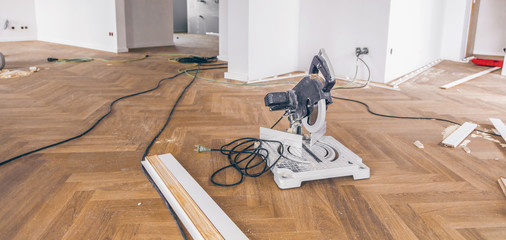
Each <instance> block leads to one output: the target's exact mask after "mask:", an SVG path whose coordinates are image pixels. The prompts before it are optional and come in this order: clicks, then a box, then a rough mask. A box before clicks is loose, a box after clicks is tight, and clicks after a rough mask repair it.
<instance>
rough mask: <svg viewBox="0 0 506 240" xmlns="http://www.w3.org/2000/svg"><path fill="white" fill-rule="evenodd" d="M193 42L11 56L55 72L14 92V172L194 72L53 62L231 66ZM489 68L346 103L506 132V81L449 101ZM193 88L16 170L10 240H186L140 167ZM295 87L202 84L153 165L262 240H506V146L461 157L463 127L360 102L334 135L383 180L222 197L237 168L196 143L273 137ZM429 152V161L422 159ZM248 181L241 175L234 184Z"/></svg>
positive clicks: (0, 126)
mask: <svg viewBox="0 0 506 240" xmlns="http://www.w3.org/2000/svg"><path fill="white" fill-rule="evenodd" d="M177 44H178V47H165V48H151V49H143V50H137V51H134V52H131V53H126V54H110V53H105V52H99V51H94V50H89V49H82V48H76V47H70V46H62V45H57V44H50V43H44V42H16V43H13V42H9V43H0V51H1V52H3V53H4V54H6V59H7V68H16V67H19V68H21V67H23V68H28V67H29V66H34V65H35V66H39V67H40V68H41V71H40V72H37V73H35V74H33V75H31V76H28V77H23V78H15V79H0V160H5V159H8V158H10V157H12V156H15V155H18V154H21V153H23V152H26V151H29V150H32V149H34V148H37V147H40V146H43V145H47V144H50V143H53V142H56V141H59V140H62V139H65V138H68V137H71V136H74V135H77V134H79V133H80V132H82V131H83V130H84V129H86V128H87V127H89V126H90V124H91V123H92V122H93V121H95V120H96V119H97V118H99V116H101V115H102V114H103V113H105V112H106V111H107V106H108V105H109V103H110V102H111V101H112V100H113V99H115V98H117V97H119V96H122V95H125V94H128V93H133V92H136V91H140V90H144V89H148V88H150V87H152V86H154V84H155V83H156V82H157V81H158V80H159V79H160V78H163V77H166V76H170V75H172V74H173V73H174V72H175V71H176V69H177V68H179V67H181V65H178V64H174V63H170V62H167V60H166V58H165V57H153V58H149V59H146V60H144V61H139V62H133V63H125V64H107V63H103V62H89V63H80V64H75V63H74V64H72V63H63V64H56V63H46V62H45V58H47V57H49V56H53V57H62V58H63V57H85V56H90V57H103V58H107V59H127V58H134V57H138V56H142V55H143V54H145V53H147V52H150V53H174V52H184V53H192V54H198V55H205V56H211V55H216V54H217V41H216V39H212V38H210V39H208V38H201V39H197V38H195V37H192V36H187V35H182V36H180V39H178V40H177ZM481 69H483V67H477V66H472V64H466V63H455V62H449V61H444V62H442V63H441V64H439V65H437V66H435V67H434V68H432V69H429V70H428V71H426V72H425V73H423V74H421V75H419V76H417V77H416V78H414V79H412V80H410V81H409V82H407V83H404V84H403V85H401V89H402V90H401V91H392V90H386V89H381V88H374V87H373V88H367V89H361V90H339V91H336V92H334V94H335V95H338V96H341V97H348V98H353V99H357V100H361V101H364V102H367V103H369V104H370V105H371V108H372V109H373V110H374V111H378V112H381V113H387V114H397V115H412V116H429V117H432V116H438V117H442V118H448V119H451V120H454V121H458V122H464V121H473V122H476V123H478V124H480V127H481V128H491V124H490V122H489V121H488V118H489V117H497V118H501V119H502V120H503V121H506V77H502V76H500V75H499V72H495V73H492V74H488V75H486V76H483V77H480V78H478V79H475V80H472V81H470V82H468V83H466V84H463V85H461V86H458V87H456V88H454V89H450V90H441V89H439V88H438V87H439V86H440V85H442V84H444V83H447V82H449V81H452V80H456V79H458V78H461V77H463V76H466V75H468V74H470V73H473V72H477V71H480V70H481ZM222 73H223V70H213V71H212V72H207V73H203V74H202V76H206V77H209V78H221V76H222V75H223V74H222ZM190 80H191V79H190V78H189V77H186V76H181V77H178V78H177V79H174V80H170V81H167V82H165V83H164V84H163V85H162V87H161V89H159V90H158V91H156V92H153V93H149V94H146V95H143V96H137V97H133V98H130V99H126V100H124V101H121V102H120V103H118V104H117V105H116V106H115V108H114V112H113V114H112V115H111V116H109V117H108V118H107V119H105V120H104V121H103V122H102V123H101V124H100V125H99V126H98V127H97V128H96V129H95V130H93V131H92V132H90V133H89V134H88V135H86V136H85V137H83V138H81V139H77V140H75V141H72V142H69V143H66V144H64V145H61V146H58V147H54V148H51V149H47V150H45V151H42V152H40V153H36V154H32V155H30V156H27V157H24V158H22V159H19V160H17V161H15V162H12V163H9V164H6V165H4V166H1V167H0V204H1V207H0V219H1V221H0V234H1V237H0V238H1V239H181V237H180V235H179V232H178V230H177V226H176V224H175V222H174V220H173V219H172V217H171V216H170V213H169V211H168V210H167V209H166V207H165V206H164V204H163V202H162V200H161V199H160V197H159V196H158V194H157V193H156V191H155V190H154V189H153V187H152V186H151V185H150V183H149V182H148V180H147V179H146V178H145V176H144V175H143V174H142V172H141V170H140V158H141V156H142V153H143V151H144V148H145V147H146V146H147V143H148V142H149V140H150V139H151V138H152V137H153V136H154V135H155V134H156V132H158V130H159V128H160V127H161V125H162V124H163V122H164V121H165V118H166V117H167V116H168V111H169V110H170V108H171V107H172V105H173V103H174V101H175V98H176V97H177V95H178V94H179V92H180V91H181V89H182V87H183V86H184V85H185V84H187V83H188V82H189V81H190ZM291 87H292V86H291V85H278V86H263V87H259V86H256V87H252V86H248V87H245V86H228V85H219V84H215V83H210V82H206V81H202V80H198V81H197V82H196V83H195V84H194V85H193V86H192V87H191V88H190V89H189V90H188V92H187V94H186V95H185V97H184V98H183V99H182V101H181V102H180V106H179V107H178V108H177V110H176V112H175V114H174V116H173V119H172V121H171V122H170V124H169V127H168V128H167V129H166V131H165V132H164V133H163V134H162V136H161V137H160V138H159V140H158V141H157V142H156V144H155V145H154V147H153V148H152V150H151V153H152V154H162V153H169V152H170V153H172V154H173V155H174V156H175V157H176V158H177V159H178V160H179V161H180V162H181V164H182V165H183V166H184V167H185V168H186V169H187V170H188V172H189V173H190V174H191V175H192V176H194V178H195V179H196V180H197V181H198V182H199V183H200V184H201V185H202V187H203V188H204V189H205V190H206V191H207V192H208V193H209V194H210V195H211V196H212V197H213V199H214V200H215V201H216V202H217V203H218V204H219V205H220V206H221V207H222V208H223V210H224V211H225V212H226V213H227V214H228V215H229V216H230V218H231V219H232V220H233V221H235V222H236V224H237V225H238V226H239V227H240V228H241V229H242V230H243V231H244V232H245V234H246V235H247V236H248V237H250V238H251V239H505V238H506V237H505V236H506V198H505V196H504V195H503V193H502V192H501V190H500V188H499V185H498V184H497V178H498V177H499V176H501V175H502V176H505V175H506V149H505V148H503V147H501V146H500V144H499V143H496V142H493V141H490V140H486V139H484V138H483V137H475V138H470V140H471V142H470V143H469V144H468V146H469V148H470V149H471V150H472V152H471V154H467V153H466V152H464V151H463V150H462V149H460V148H457V149H451V148H445V147H442V146H440V145H438V143H439V142H440V141H441V140H442V136H441V132H442V131H443V130H444V129H445V128H446V127H448V126H450V125H449V124H447V123H441V122H436V121H421V120H399V119H389V118H380V117H376V116H373V115H371V114H368V113H367V112H366V111H365V109H364V108H363V107H362V106H360V105H358V104H356V103H352V102H344V101H337V100H336V101H335V103H334V104H332V105H331V106H330V107H329V110H328V119H327V122H328V126H327V134H328V135H332V136H334V137H335V138H336V139H338V140H339V141H340V142H342V143H343V144H345V145H346V146H347V147H348V148H350V149H351V150H352V151H354V152H355V153H357V154H358V155H359V156H360V157H362V158H363V161H364V163H365V164H367V165H368V166H369V167H370V168H371V178H370V179H368V180H361V181H353V180H352V179H351V178H349V177H345V178H337V179H331V180H321V181H314V182H308V183H304V184H303V185H302V187H301V188H297V189H291V190H280V189H278V188H277V186H276V184H275V183H274V181H273V179H272V174H270V173H268V174H266V175H265V176H262V177H260V178H255V179H251V178H249V179H246V180H245V182H244V183H243V184H241V185H239V186H236V187H231V188H223V187H217V186H213V185H212V184H211V183H210V181H209V177H210V175H211V174H212V172H213V171H214V170H216V169H218V168H219V167H221V166H224V165H225V164H226V159H224V158H223V157H222V156H221V155H220V154H219V153H200V154H197V153H196V152H194V151H193V148H194V147H193V145H195V144H202V145H204V146H208V147H219V146H221V145H222V144H224V143H226V142H228V141H231V140H234V139H236V138H240V137H248V136H251V137H256V136H258V128H259V127H260V126H270V125H271V124H272V123H274V122H275V121H276V120H277V118H278V117H279V116H280V114H281V113H279V112H269V111H268V109H267V108H266V107H264V106H263V96H264V95H265V94H266V93H267V92H272V91H284V90H286V89H289V88H291ZM281 127H287V123H286V122H282V123H281ZM493 139H496V140H500V141H501V142H502V141H503V140H502V139H501V138H499V137H493ZM416 140H420V141H421V142H422V143H423V144H424V145H425V148H424V149H418V148H416V147H415V146H414V145H413V142H414V141H416ZM502 143H504V142H502ZM235 177H237V176H235V175H234V174H233V173H227V174H226V176H221V177H220V179H221V180H230V181H231V180H234V179H235Z"/></svg>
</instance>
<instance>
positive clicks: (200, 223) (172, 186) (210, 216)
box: [142, 154, 248, 239]
mask: <svg viewBox="0 0 506 240" xmlns="http://www.w3.org/2000/svg"><path fill="white" fill-rule="evenodd" d="M142 165H143V166H144V168H145V169H146V172H147V173H148V174H149V176H150V177H151V179H153V181H154V182H155V184H156V186H157V187H158V188H159V189H160V192H161V193H162V194H163V196H164V197H165V199H167V201H168V202H169V204H170V205H171V207H172V208H173V209H174V211H175V212H176V214H177V216H178V217H179V219H181V222H182V223H183V224H184V226H185V228H186V229H187V230H188V232H189V233H190V234H191V236H192V237H193V238H194V239H248V238H247V237H246V236H245V235H244V233H243V232H242V231H241V230H240V229H239V228H238V227H237V226H236V225H235V223H234V222H233V221H232V220H230V218H229V217H228V216H227V214H225V212H223V210H222V209H221V208H220V207H219V206H218V204H216V202H214V200H213V199H212V198H211V197H210V196H209V195H208V194H207V193H206V191H204V189H203V188H202V187H201V186H200V185H199V184H198V183H197V182H196V181H195V179H193V178H192V177H191V175H190V174H189V173H188V172H187V171H186V170H185V169H184V168H183V166H181V164H179V162H178V161H177V160H176V159H175V158H174V156H172V154H164V155H155V156H149V157H146V159H145V160H144V161H142Z"/></svg>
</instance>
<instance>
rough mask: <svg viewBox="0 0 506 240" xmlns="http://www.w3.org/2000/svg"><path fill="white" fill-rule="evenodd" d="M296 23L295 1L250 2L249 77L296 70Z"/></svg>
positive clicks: (254, 77) (297, 7) (296, 3)
mask: <svg viewBox="0 0 506 240" xmlns="http://www.w3.org/2000/svg"><path fill="white" fill-rule="evenodd" d="M298 25H299V3H298V2H297V1H293V0H276V1H272V0H255V1H250V2H249V25H248V26H249V32H248V33H249V36H248V37H249V39H248V42H249V43H250V44H249V45H248V48H249V49H248V51H249V61H248V65H249V66H248V69H249V74H248V78H249V79H260V78H265V77H270V76H273V75H278V74H284V73H290V72H293V71H295V70H297V56H298V32H299V29H298Z"/></svg>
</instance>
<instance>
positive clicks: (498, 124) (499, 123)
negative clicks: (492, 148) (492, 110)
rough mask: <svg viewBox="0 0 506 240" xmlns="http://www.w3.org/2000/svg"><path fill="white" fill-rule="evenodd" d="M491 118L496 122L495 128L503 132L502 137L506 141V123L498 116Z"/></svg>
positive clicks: (493, 122)
mask: <svg viewBox="0 0 506 240" xmlns="http://www.w3.org/2000/svg"><path fill="white" fill-rule="evenodd" d="M489 120H490V121H491V122H492V124H494V127H495V129H497V131H498V132H499V133H500V134H501V137H502V138H503V139H504V142H506V125H504V123H503V122H502V121H501V119H498V118H489Z"/></svg>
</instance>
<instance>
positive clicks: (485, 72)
mask: <svg viewBox="0 0 506 240" xmlns="http://www.w3.org/2000/svg"><path fill="white" fill-rule="evenodd" d="M499 69H501V68H500V67H493V68H489V69H487V70H485V71H481V72H479V73H475V74H473V75H470V76H467V77H465V78H461V79H459V80H456V81H453V82H451V83H447V84H445V85H443V86H441V87H440V88H442V89H448V88H451V87H455V86H457V85H459V84H461V83H465V82H467V81H469V80H472V79H475V78H477V77H481V76H483V75H485V74H487V73H491V72H493V71H495V70H499Z"/></svg>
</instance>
